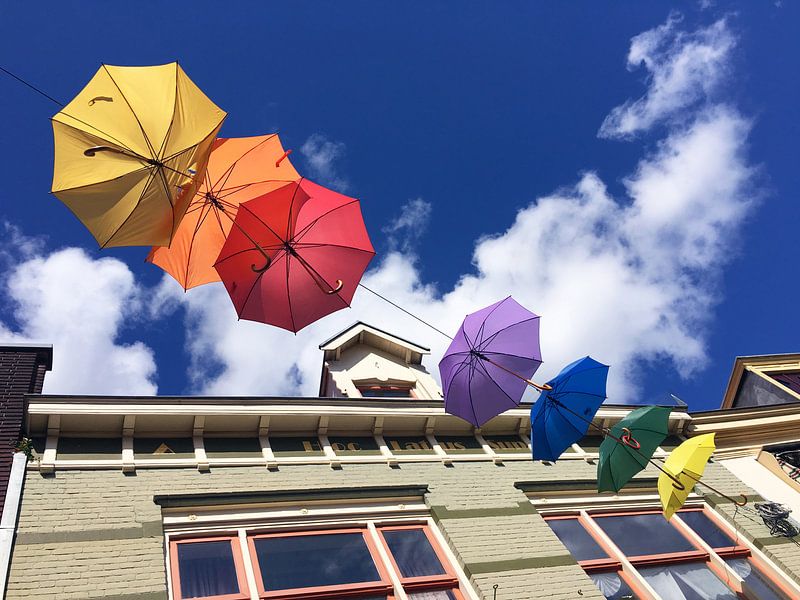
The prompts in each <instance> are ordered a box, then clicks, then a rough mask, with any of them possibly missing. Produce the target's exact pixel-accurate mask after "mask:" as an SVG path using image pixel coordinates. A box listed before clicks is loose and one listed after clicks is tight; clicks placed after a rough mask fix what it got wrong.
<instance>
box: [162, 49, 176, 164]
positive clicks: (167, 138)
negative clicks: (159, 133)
mask: <svg viewBox="0 0 800 600" xmlns="http://www.w3.org/2000/svg"><path fill="white" fill-rule="evenodd" d="M176 112H178V62H177V61H176V62H175V99H174V100H173V102H172V118H171V119H170V120H169V127H167V132H166V133H165V134H164V139H163V140H162V141H161V148H159V149H158V155H159V156H161V154H162V153H163V152H164V150H166V148H167V140H169V136H170V135H172V126H173V124H174V123H175V113H176Z"/></svg>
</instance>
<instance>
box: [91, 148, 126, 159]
mask: <svg viewBox="0 0 800 600" xmlns="http://www.w3.org/2000/svg"><path fill="white" fill-rule="evenodd" d="M98 152H113V153H115V154H127V153H126V152H125V151H124V150H120V149H118V148H112V147H111V146H92V147H91V148H87V149H86V150H84V151H83V155H84V156H90V157H91V156H94V155H95V154H97V153H98Z"/></svg>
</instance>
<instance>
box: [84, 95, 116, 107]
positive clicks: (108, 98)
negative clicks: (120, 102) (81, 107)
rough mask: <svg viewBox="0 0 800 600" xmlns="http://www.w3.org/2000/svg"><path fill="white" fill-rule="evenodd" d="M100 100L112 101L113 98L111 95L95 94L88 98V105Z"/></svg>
mask: <svg viewBox="0 0 800 600" xmlns="http://www.w3.org/2000/svg"><path fill="white" fill-rule="evenodd" d="M99 100H102V101H103V102H113V101H114V99H113V98H112V97H111V96H95V97H94V98H92V99H91V100H89V106H94V103H95V102H97V101H99Z"/></svg>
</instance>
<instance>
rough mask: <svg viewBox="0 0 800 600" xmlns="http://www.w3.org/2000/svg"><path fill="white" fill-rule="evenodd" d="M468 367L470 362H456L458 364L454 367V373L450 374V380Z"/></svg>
mask: <svg viewBox="0 0 800 600" xmlns="http://www.w3.org/2000/svg"><path fill="white" fill-rule="evenodd" d="M468 367H470V364H469V363H468V362H466V361H461V362H460V363H458V366H457V367H456V371H455V373H453V374H452V375H451V376H450V381H451V382H452V381H453V380H454V379H455V378H456V377H458V376H459V375H460V374H461V373H462V372H463V371H464V369H466V368H468ZM446 400H447V398H445V401H446Z"/></svg>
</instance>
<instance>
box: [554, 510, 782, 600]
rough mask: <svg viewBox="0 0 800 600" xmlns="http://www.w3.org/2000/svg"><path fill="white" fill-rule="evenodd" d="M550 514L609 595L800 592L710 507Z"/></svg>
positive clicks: (672, 598)
mask: <svg viewBox="0 0 800 600" xmlns="http://www.w3.org/2000/svg"><path fill="white" fill-rule="evenodd" d="M546 520H547V524H548V525H549V526H550V528H551V529H552V530H553V532H554V533H555V534H556V536H558V538H559V539H560V540H561V541H562V543H563V544H564V545H565V546H566V547H567V549H569V551H570V553H571V554H572V555H573V556H574V557H575V558H576V559H577V560H578V562H579V564H580V565H581V566H582V567H583V568H584V570H585V571H586V572H587V574H588V575H589V577H591V579H592V580H593V581H594V582H595V584H596V585H597V587H598V588H600V591H601V592H603V594H604V595H605V597H606V598H610V599H613V600H623V599H627V600H632V599H650V598H654V597H656V598H662V599H664V600H684V599H686V600H706V599H714V600H738V599H741V598H746V599H749V600H789V599H790V598H792V597H797V596H796V592H794V591H792V590H791V589H790V588H789V586H788V585H787V584H786V583H785V582H782V581H780V580H779V579H778V577H776V576H774V575H771V574H770V571H769V568H768V567H767V565H766V564H765V563H764V562H763V561H762V560H761V559H759V558H758V557H756V556H754V555H753V553H752V552H751V550H750V548H749V547H748V546H746V545H745V542H744V540H743V539H741V538H738V537H737V536H736V535H735V534H734V533H732V532H730V531H729V530H728V529H727V527H726V526H725V525H724V524H723V523H722V522H721V521H719V520H718V517H716V516H715V515H714V514H713V513H712V512H711V511H710V510H708V509H703V508H688V509H684V510H682V511H679V512H678V513H677V514H676V515H675V516H674V517H673V518H672V519H671V520H670V521H667V520H666V519H664V517H663V516H662V514H661V512H660V511H656V510H643V511H633V512H624V513H618V512H614V513H612V512H605V513H604V512H593V513H588V512H586V511H581V512H580V513H578V514H569V515H559V516H551V517H547V518H546ZM653 593H655V594H657V596H654V595H653Z"/></svg>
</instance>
